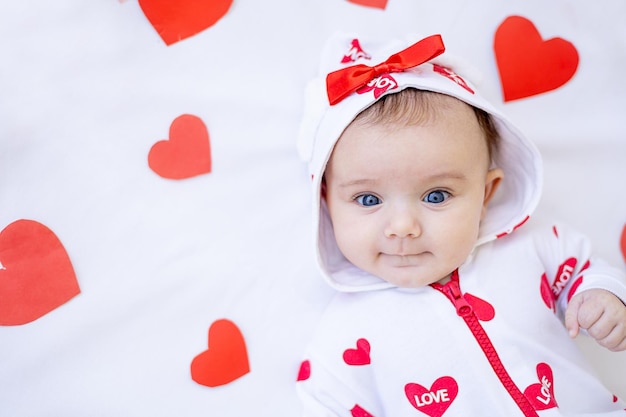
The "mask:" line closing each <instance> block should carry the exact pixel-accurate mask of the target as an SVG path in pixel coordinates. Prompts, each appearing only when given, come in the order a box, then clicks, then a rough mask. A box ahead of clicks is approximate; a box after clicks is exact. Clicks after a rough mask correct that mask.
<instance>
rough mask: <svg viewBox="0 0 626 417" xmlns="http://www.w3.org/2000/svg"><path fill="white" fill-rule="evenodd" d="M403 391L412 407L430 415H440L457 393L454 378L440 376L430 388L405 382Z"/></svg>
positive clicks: (436, 416) (457, 389)
mask: <svg viewBox="0 0 626 417" xmlns="http://www.w3.org/2000/svg"><path fill="white" fill-rule="evenodd" d="M404 392H405V394H406V397H407V399H408V400H409V402H410V403H411V405H412V406H413V407H415V408H416V409H417V410H419V411H421V412H422V413H424V414H427V415H429V416H430V417H441V416H442V415H443V413H445V412H446V410H447V409H448V407H450V406H451V405H452V403H453V402H454V399H455V398H456V396H457V394H458V393H459V386H458V384H457V382H456V381H455V380H454V378H452V377H450V376H442V377H441V378H439V379H437V380H436V381H435V382H434V383H433V385H432V386H431V387H430V389H428V388H426V387H424V386H422V385H420V384H415V383H409V384H406V385H405V387H404Z"/></svg>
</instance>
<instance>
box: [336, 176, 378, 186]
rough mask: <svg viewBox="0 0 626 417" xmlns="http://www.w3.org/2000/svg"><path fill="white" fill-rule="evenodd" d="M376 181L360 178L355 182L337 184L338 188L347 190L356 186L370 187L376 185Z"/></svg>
mask: <svg viewBox="0 0 626 417" xmlns="http://www.w3.org/2000/svg"><path fill="white" fill-rule="evenodd" d="M376 182H377V181H376V180H375V179H370V178H360V179H356V180H350V181H346V182H342V183H340V184H339V187H341V188H348V187H354V186H356V185H372V184H376Z"/></svg>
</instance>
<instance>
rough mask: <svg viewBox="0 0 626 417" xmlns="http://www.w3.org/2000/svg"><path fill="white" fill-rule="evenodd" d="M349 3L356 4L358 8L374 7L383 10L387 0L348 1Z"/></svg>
mask: <svg viewBox="0 0 626 417" xmlns="http://www.w3.org/2000/svg"><path fill="white" fill-rule="evenodd" d="M348 1H349V2H350V3H354V4H358V5H359V6H365V7H374V8H376V9H382V10H385V7H387V0H348Z"/></svg>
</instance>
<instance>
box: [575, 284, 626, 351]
mask: <svg viewBox="0 0 626 417" xmlns="http://www.w3.org/2000/svg"><path fill="white" fill-rule="evenodd" d="M565 327H566V328H567V329H568V330H569V334H570V337H572V338H574V337H576V336H577V335H578V332H579V330H580V329H581V328H583V329H585V330H587V333H589V335H590V336H591V337H593V338H594V339H596V341H597V342H598V343H599V344H600V345H602V346H604V347H605V348H607V349H609V350H612V351H613V352H617V351H620V350H626V306H625V305H624V303H622V301H621V300H620V299H619V298H617V297H616V296H615V295H614V294H612V293H610V292H608V291H606V290H601V289H590V290H586V291H583V292H581V293H580V294H576V295H575V296H574V297H573V298H572V299H571V300H570V302H569V305H568V307H567V310H566V311H565Z"/></svg>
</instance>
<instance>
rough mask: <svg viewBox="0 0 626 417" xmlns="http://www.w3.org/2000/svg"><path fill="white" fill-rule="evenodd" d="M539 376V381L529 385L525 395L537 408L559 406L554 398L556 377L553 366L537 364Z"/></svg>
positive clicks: (545, 408)
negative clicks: (553, 374) (553, 373)
mask: <svg viewBox="0 0 626 417" xmlns="http://www.w3.org/2000/svg"><path fill="white" fill-rule="evenodd" d="M537 377H538V378H539V382H538V383H536V384H532V385H529V386H528V388H526V389H525V390H524V395H525V396H526V398H528V401H530V403H531V404H532V405H533V407H534V408H535V410H547V409H549V408H555V407H558V405H557V403H556V399H555V398H554V378H553V376H552V368H550V366H549V365H548V364H547V363H540V364H539V365H537Z"/></svg>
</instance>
